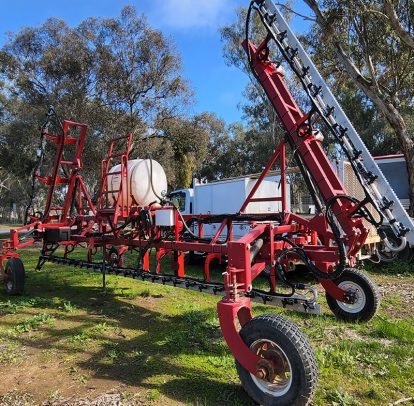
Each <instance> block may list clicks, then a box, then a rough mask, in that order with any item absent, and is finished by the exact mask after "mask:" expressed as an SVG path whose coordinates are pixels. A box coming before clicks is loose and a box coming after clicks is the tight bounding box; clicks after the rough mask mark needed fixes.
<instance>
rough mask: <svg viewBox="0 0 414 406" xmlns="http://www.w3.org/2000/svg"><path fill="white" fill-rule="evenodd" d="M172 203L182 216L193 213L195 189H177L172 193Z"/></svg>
mask: <svg viewBox="0 0 414 406" xmlns="http://www.w3.org/2000/svg"><path fill="white" fill-rule="evenodd" d="M170 196H171V200H172V202H173V203H174V204H175V205H176V206H177V207H178V209H179V210H180V212H181V214H192V213H193V199H194V189H191V188H188V189H177V190H174V191H173V192H171V193H170Z"/></svg>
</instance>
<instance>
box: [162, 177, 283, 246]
mask: <svg viewBox="0 0 414 406" xmlns="http://www.w3.org/2000/svg"><path fill="white" fill-rule="evenodd" d="M256 181H257V175H248V176H240V177H234V178H228V179H223V180H218V181H213V182H209V183H199V182H197V181H196V180H194V181H193V187H192V188H188V189H177V190H174V191H173V192H172V193H171V194H170V196H171V199H172V200H173V201H174V203H175V204H176V205H177V206H178V207H179V209H180V211H181V213H182V214H229V213H237V212H238V211H239V210H240V208H241V206H242V204H243V203H244V201H245V200H246V198H247V197H248V195H249V193H250V191H251V190H252V188H253V186H254V184H255V183H256ZM286 192H287V193H286V194H287V202H286V203H287V205H286V208H287V210H288V211H289V210H290V198H289V196H290V188H289V184H287V185H286ZM280 196H281V185H280V176H277V175H272V176H269V177H266V178H265V179H264V180H263V182H262V184H261V185H260V187H259V188H258V190H257V191H256V193H255V197H259V198H263V197H280ZM281 210H282V207H281V202H275V201H262V202H253V203H250V204H249V205H248V206H247V209H246V211H245V212H246V213H248V214H251V213H263V214H264V213H275V212H276V213H277V212H280V211H281ZM219 226H220V223H213V224H205V225H204V227H203V234H204V237H205V238H212V237H213V236H214V235H215V234H216V232H217V229H218V227H219ZM249 230H250V225H249V223H248V222H235V223H233V239H234V240H237V239H239V238H240V237H242V236H243V235H245V234H246V233H247V232H248V231H249ZM194 232H198V230H197V227H195V229H194ZM226 233H227V230H226V229H224V231H223V233H222V235H223V236H225V235H226Z"/></svg>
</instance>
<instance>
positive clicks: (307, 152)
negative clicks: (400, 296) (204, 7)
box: [1, 0, 414, 405]
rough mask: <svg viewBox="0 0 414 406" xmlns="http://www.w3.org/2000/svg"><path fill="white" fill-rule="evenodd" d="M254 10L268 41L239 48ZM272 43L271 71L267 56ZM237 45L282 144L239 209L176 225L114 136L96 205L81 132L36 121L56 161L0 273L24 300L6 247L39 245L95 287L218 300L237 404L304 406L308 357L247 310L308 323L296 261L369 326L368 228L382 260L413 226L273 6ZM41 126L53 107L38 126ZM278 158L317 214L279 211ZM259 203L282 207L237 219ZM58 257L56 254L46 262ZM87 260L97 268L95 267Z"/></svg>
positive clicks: (158, 177) (151, 177)
mask: <svg viewBox="0 0 414 406" xmlns="http://www.w3.org/2000/svg"><path fill="white" fill-rule="evenodd" d="M254 12H255V13H257V14H258V16H259V17H260V20H261V21H262V23H263V26H264V27H265V29H266V32H267V35H266V37H265V38H264V39H263V41H262V42H261V43H260V44H258V45H255V44H253V43H252V42H251V41H250V40H249V23H250V20H251V15H252V13H254ZM271 44H272V47H273V49H277V52H278V55H279V56H280V59H281V60H280V61H273V62H272V61H271V60H270V49H271V47H270V45H271ZM243 47H244V49H245V51H246V55H247V58H248V62H249V65H250V67H251V69H252V72H253V74H254V76H255V78H256V79H257V81H258V82H259V83H260V84H261V85H262V87H263V89H264V91H265V92H266V94H267V96H268V98H269V100H270V102H271V104H272V105H273V107H274V109H275V112H276V113H277V116H278V117H279V121H280V124H281V125H282V126H283V128H284V130H285V137H284V138H283V139H282V141H281V142H280V144H279V145H278V146H277V147H276V148H275V149H274V153H273V155H272V157H271V159H270V160H269V162H268V163H267V165H266V167H265V169H264V170H263V172H262V174H261V175H260V176H259V178H258V179H257V181H256V184H255V185H254V187H253V189H252V190H251V192H250V194H249V195H248V197H247V199H246V201H245V202H244V203H243V205H242V206H241V207H240V210H239V211H238V212H237V213H232V214H222V213H213V214H211V213H209V214H208V213H206V214H200V215H182V214H181V213H180V211H179V210H178V208H177V207H176V206H175V205H174V204H173V202H172V201H170V199H169V196H168V192H167V190H166V189H167V181H166V176H165V173H164V171H163V169H162V167H161V165H159V164H158V163H157V162H156V161H154V160H152V159H151V158H149V159H130V149H131V142H132V137H133V136H132V134H129V135H127V136H121V137H118V138H115V139H113V140H112V142H111V144H110V147H109V152H108V155H107V158H106V159H105V160H104V161H102V163H101V193H100V197H99V199H98V201H97V202H93V201H92V199H91V197H90V196H89V194H88V191H87V187H86V186H85V183H84V181H83V180H82V176H81V173H80V170H81V168H82V151H83V147H84V142H85V137H86V134H87V126H86V125H84V124H78V123H75V122H71V121H64V122H63V123H62V128H61V131H59V132H58V134H56V135H52V134H49V133H48V130H47V125H45V126H43V127H42V137H43V140H48V141H49V142H52V143H54V145H55V149H56V152H55V158H54V163H53V165H52V168H51V171H50V174H49V175H46V176H41V175H40V173H39V172H38V173H37V174H36V179H37V180H38V181H39V182H41V183H43V184H44V185H45V187H46V190H47V193H46V202H45V205H44V209H43V211H42V212H41V213H36V214H31V221H30V223H29V224H27V225H25V226H23V227H20V228H17V229H15V230H11V233H10V239H9V240H6V241H3V243H2V251H1V270H2V274H3V276H4V284H5V289H6V292H7V293H9V294H19V293H22V291H23V287H24V280H25V270H24V266H23V263H22V261H21V260H20V259H19V255H18V252H17V251H18V250H19V249H20V248H23V247H27V246H30V245H33V244H35V243H37V244H40V245H41V246H42V248H41V253H40V256H39V260H38V264H37V269H40V268H41V267H42V266H43V265H44V264H45V263H46V262H54V263H57V264H66V265H73V266H79V267H81V268H86V269H88V270H92V271H97V272H99V273H101V274H102V275H103V281H104V283H105V275H107V274H115V275H121V276H129V277H132V278H136V279H141V280H143V281H147V282H153V283H160V284H164V285H171V286H174V287H181V288H185V289H192V290H196V291H199V292H205V293H213V294H216V295H220V296H222V298H221V300H220V301H219V302H218V305H217V310H218V317H219V321H220V327H221V330H222V333H223V336H224V339H225V340H226V342H227V344H228V346H229V348H230V350H231V352H232V353H233V355H234V357H235V359H236V367H237V371H238V373H239V376H240V379H241V381H242V384H243V386H244V388H245V389H246V391H247V392H248V394H249V395H250V396H251V397H252V398H253V399H254V400H255V401H257V402H259V403H261V404H264V405H274V404H277V405H292V404H298V405H302V404H306V403H308V401H309V400H310V399H311V397H312V395H313V393H314V391H315V388H316V384H317V365H316V360H315V356H314V353H313V351H312V348H311V346H310V344H309V342H308V340H307V338H306V337H305V336H304V335H303V333H302V332H301V331H300V330H299V328H298V327H297V326H296V325H294V324H293V323H292V322H290V321H289V320H288V319H286V318H284V317H281V316H278V315H272V314H268V315H264V316H259V317H254V318H253V317H252V311H251V302H252V301H259V302H261V303H265V304H268V305H277V306H283V307H284V308H291V309H295V310H299V311H303V312H307V313H319V312H320V307H319V304H318V303H317V290H316V289H315V288H314V286H310V285H307V284H305V283H299V282H292V280H290V279H289V280H288V278H287V276H286V274H287V273H288V272H289V271H291V270H292V264H297V263H300V264H302V265H304V266H305V267H306V268H307V269H308V271H309V272H310V273H312V275H313V276H314V278H315V279H317V280H318V281H319V282H320V284H321V285H322V286H323V288H324V289H325V291H326V297H327V302H328V305H329V307H330V308H331V310H332V311H333V313H334V314H335V315H336V317H339V318H341V319H344V320H347V321H366V320H369V319H370V318H372V317H373V315H374V314H375V312H376V310H377V307H378V302H379V296H378V293H377V291H376V288H375V285H374V284H373V283H372V282H371V281H370V279H369V278H368V277H367V276H366V275H365V274H364V273H362V272H361V271H359V270H357V269H354V268H353V267H354V266H355V256H356V254H357V253H358V252H359V250H360V249H361V247H362V246H363V245H364V242H365V240H366V238H367V235H368V232H369V231H368V228H367V224H368V223H369V224H371V225H373V226H374V227H375V228H376V229H380V227H381V226H382V225H383V224H384V223H387V224H388V226H389V228H390V230H391V231H392V232H393V234H394V235H395V240H394V242H391V241H389V240H388V239H387V235H386V234H383V233H380V236H381V237H382V239H383V243H384V244H385V245H386V246H387V247H388V248H389V249H390V250H392V251H398V250H401V249H403V248H404V247H405V245H406V244H408V243H410V244H412V242H413V240H414V225H413V223H412V221H411V219H410V218H409V217H408V215H407V214H406V212H405V211H404V209H403V208H402V206H401V204H400V203H399V201H398V199H397V198H396V196H395V195H394V192H393V191H392V189H391V188H390V186H389V185H388V183H387V181H386V179H385V178H384V176H383V174H382V173H381V171H380V169H379V168H378V166H377V165H376V163H375V161H374V160H373V159H372V156H371V155H370V153H369V151H368V150H367V148H366V147H365V145H364V144H363V142H362V141H361V139H360V137H359V135H358V134H357V132H356V131H355V129H354V128H353V126H352V124H351V123H350V121H349V120H348V118H347V117H346V115H345V114H344V112H343V111H342V109H341V107H340V106H339V104H338V102H337V101H336V99H335V97H334V96H333V95H332V93H331V92H330V90H329V88H328V87H327V85H326V83H325V82H324V80H323V79H322V77H321V76H320V74H319V72H318V71H317V69H316V67H315V66H314V64H313V63H312V61H311V60H310V58H309V56H308V55H307V54H306V52H305V51H304V50H303V48H302V46H301V45H300V43H299V41H298V40H297V39H296V37H295V35H294V34H293V33H292V31H291V30H290V28H289V26H288V25H287V24H286V22H285V20H284V19H283V17H282V15H281V14H280V12H279V11H278V10H277V9H276V7H275V6H274V4H273V2H272V1H271V0H266V1H259V0H257V1H252V2H251V4H250V7H249V9H248V14H247V29H246V39H245V40H244V42H243ZM282 61H283V63H284V64H285V66H288V67H290V68H291V70H292V72H293V73H294V74H295V75H296V77H297V79H298V81H299V82H300V83H301V84H302V85H303V89H304V92H305V94H306V96H307V98H308V100H309V102H310V106H311V107H310V109H309V111H307V112H303V111H301V109H300V108H299V106H298V104H297V103H296V102H295V100H294V98H293V96H292V94H291V93H290V91H289V90H288V87H287V85H286V82H285V78H284V71H283V70H282V68H281V63H282ZM52 116H53V111H51V112H50V114H49V117H48V120H49V119H52ZM316 122H318V123H323V126H324V128H326V129H327V130H328V131H329V132H330V135H331V136H332V137H333V138H334V140H335V142H336V143H337V144H338V145H339V146H340V147H341V148H342V150H343V152H344V154H345V155H346V156H347V158H348V160H349V162H350V163H351V165H352V168H353V170H354V172H355V175H356V177H357V179H358V180H359V182H360V184H361V186H362V188H363V190H364V192H365V198H364V199H362V200H358V199H356V198H355V197H353V196H350V195H348V194H347V192H346V190H345V189H344V187H343V185H342V184H341V182H340V180H339V179H338V176H337V174H336V173H335V171H334V170H333V168H332V166H331V163H330V161H329V159H328V157H327V155H326V153H325V152H324V150H323V148H322V144H323V142H322V141H323V136H322V134H321V131H320V130H319V129H318V128H316ZM42 144H44V142H42ZM69 148H70V149H71V157H69V156H68V151H67V150H68V149H69ZM272 148H273V146H272ZM287 148H289V149H290V151H292V156H293V158H294V159H295V161H296V164H297V166H298V167H299V168H300V169H301V172H302V175H303V178H304V179H305V181H306V184H307V186H308V189H309V191H310V193H311V195H312V197H313V199H314V202H315V205H316V207H317V211H318V212H317V214H316V215H314V216H312V217H303V216H300V215H298V214H295V213H291V212H288V211H287V210H286V197H287V196H286V171H287V159H286V156H287ZM43 153H44V148H43ZM142 156H145V151H142ZM275 165H278V168H279V170H280V177H281V185H280V187H281V193H279V195H278V196H276V197H273V198H272V197H266V198H263V197H257V196H256V192H257V190H258V188H259V186H260V184H261V182H262V181H263V179H264V178H265V176H266V174H267V173H268V172H269V171H270V170H271V169H272V168H273V167H274V166H275ZM62 196H64V199H62ZM58 197H59V198H58ZM229 198H231V196H229ZM263 200H273V201H278V202H280V206H281V210H280V211H279V212H274V213H266V214H263V213H260V214H254V213H246V208H247V207H248V205H249V204H251V203H253V202H260V201H263ZM368 206H369V207H368ZM373 213H374V214H373ZM234 222H238V223H240V222H245V223H246V224H248V225H249V226H250V228H251V229H250V231H249V232H247V233H246V234H245V235H244V236H243V237H241V238H239V239H234V238H233V232H232V225H233V223H234ZM209 223H220V226H219V227H218V229H217V232H216V234H215V236H214V237H213V238H205V237H204V236H203V225H205V224H209ZM194 225H196V226H197V227H194ZM195 230H197V232H195ZM223 234H224V235H225V237H223ZM395 241H399V243H398V244H396V243H395ZM80 247H83V249H85V248H86V255H85V258H84V259H83V260H81V259H79V256H78V257H77V258H74V257H73V255H72V253H73V252H74V251H76V250H78V249H79V248H80ZM58 249H60V250H59V251H58ZM62 250H63V255H57V253H58V252H61V251H62ZM192 251H196V252H203V253H205V254H206V265H205V271H204V272H205V275H204V278H194V277H188V276H186V272H185V261H184V257H185V254H186V253H187V252H192ZM97 252H100V253H101V254H102V255H101V258H102V259H100V260H96V259H95V258H97V256H96V254H97ZM126 253H129V255H135V256H136V259H137V260H136V264H137V265H136V266H134V267H127V266H124V261H123V255H125V254H126ZM151 253H153V254H154V255H155V259H156V266H155V267H154V269H150V255H151ZM167 254H168V255H169V256H170V257H171V258H172V267H171V268H172V269H171V272H161V267H160V260H161V258H162V257H163V256H164V255H167ZM215 258H221V259H222V258H225V259H226V261H227V265H226V269H225V272H224V273H223V280H222V282H220V283H218V282H212V281H211V279H210V270H209V264H210V262H211V260H212V259H215ZM263 274H266V278H267V279H266V280H268V288H267V289H263V288H262V289H257V288H255V287H253V282H254V280H255V279H256V278H258V277H259V276H261V275H263ZM280 285H284V286H287V287H289V289H290V292H288V293H281V292H280V289H278V287H279V286H280Z"/></svg>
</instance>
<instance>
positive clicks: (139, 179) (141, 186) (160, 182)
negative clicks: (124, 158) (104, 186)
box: [108, 159, 167, 206]
mask: <svg viewBox="0 0 414 406" xmlns="http://www.w3.org/2000/svg"><path fill="white" fill-rule="evenodd" d="M120 170H121V165H116V166H114V167H113V168H111V169H110V171H109V173H108V189H109V190H119V189H120V183H121V174H115V175H111V173H112V172H119V171H120ZM151 172H152V174H151ZM151 177H152V185H153V187H154V191H155V193H154V191H153V189H152V187H151ZM125 189H126V188H125ZM125 189H124V190H123V195H124V196H123V197H124V202H126V201H127V200H126V199H127V192H126V190H125ZM128 192H129V196H128V204H129V205H132V204H133V203H134V202H133V200H132V199H131V196H132V197H133V198H134V200H135V202H136V204H137V205H138V206H148V205H149V204H150V203H153V202H159V199H158V197H157V196H156V194H157V195H158V196H160V197H162V195H164V194H165V193H166V192H167V176H166V175H165V172H164V169H163V167H162V166H161V165H160V164H159V163H158V162H157V161H154V160H153V159H152V171H151V160H149V159H131V160H129V161H128ZM117 197H118V193H110V194H109V203H110V204H112V205H114V204H115V202H116V199H117ZM119 203H121V202H119ZM134 204H135V203H134Z"/></svg>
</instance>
